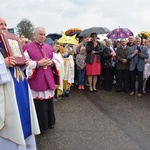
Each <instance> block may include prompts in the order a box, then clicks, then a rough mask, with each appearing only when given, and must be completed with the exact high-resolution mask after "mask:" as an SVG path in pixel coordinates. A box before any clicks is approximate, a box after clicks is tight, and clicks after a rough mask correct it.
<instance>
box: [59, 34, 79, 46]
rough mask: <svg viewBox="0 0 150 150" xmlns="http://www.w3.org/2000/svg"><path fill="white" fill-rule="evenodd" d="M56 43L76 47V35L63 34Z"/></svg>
mask: <svg viewBox="0 0 150 150" xmlns="http://www.w3.org/2000/svg"><path fill="white" fill-rule="evenodd" d="M58 42H59V43H64V44H73V45H78V41H77V40H76V35H73V36H66V35H65V34H64V33H62V37H61V38H60V39H58Z"/></svg>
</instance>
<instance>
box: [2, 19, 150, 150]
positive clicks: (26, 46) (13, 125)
mask: <svg viewBox="0 0 150 150" xmlns="http://www.w3.org/2000/svg"><path fill="white" fill-rule="evenodd" d="M4 32H7V24H6V21H5V19H3V18H0V33H4ZM45 37H46V31H45V28H44V27H36V28H35V30H34V40H33V41H30V40H28V39H27V38H25V37H24V36H23V35H21V37H20V40H21V44H22V50H23V53H24V56H25V58H26V59H25V62H24V64H23V65H21V66H20V65H18V64H17V61H16V59H15V58H14V57H13V56H10V55H8V54H7V53H6V52H5V50H4V47H3V45H2V44H1V42H0V70H1V72H0V77H1V80H0V100H1V102H0V107H1V109H0V118H1V120H0V146H2V147H4V150H10V149H11V150H31V149H32V150H35V149H36V142H35V135H37V134H40V133H41V134H42V133H45V131H47V130H48V129H53V128H54V125H55V121H56V118H55V113H54V100H59V99H63V98H64V97H69V95H70V93H71V90H70V89H71V86H72V85H73V84H74V85H77V88H78V90H84V89H85V88H88V92H91V93H95V92H97V91H98V86H99V83H101V85H102V86H103V89H104V90H106V91H108V92H109V91H111V90H112V88H113V84H114V81H116V92H117V93H118V92H125V93H127V94H129V95H130V96H133V95H135V94H136V93H137V97H139V98H140V97H142V95H143V93H146V92H148V91H149V90H150V77H149V76H150V57H149V56H150V39H146V40H145V41H143V40H142V39H141V38H140V37H138V36H137V37H133V36H130V37H128V39H125V38H122V39H119V40H117V41H115V40H112V39H105V40H103V41H100V39H98V37H97V33H91V35H90V36H89V35H85V36H84V37H82V39H80V40H79V45H73V44H68V43H63V44H62V43H59V42H58V40H57V39H56V40H55V41H54V43H53V45H52V46H50V45H48V44H46V43H45V39H46V38H45ZM16 72H17V73H16ZM20 74H21V75H20ZM4 76H5V77H4ZM136 83H138V87H137V86H136Z"/></svg>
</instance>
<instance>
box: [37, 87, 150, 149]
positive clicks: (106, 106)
mask: <svg viewBox="0 0 150 150" xmlns="http://www.w3.org/2000/svg"><path fill="white" fill-rule="evenodd" d="M54 104H55V115H56V125H55V128H54V129H49V130H47V132H46V133H44V134H40V135H38V136H36V141H37V149H38V150H150V93H147V94H144V95H143V97H142V98H138V97H137V95H134V96H129V94H126V93H124V92H120V93H116V92H115V90H113V91H111V92H107V91H104V90H103V89H102V87H101V86H98V92H94V93H93V92H89V91H88V89H85V90H78V89H77V88H76V87H72V88H71V92H70V96H69V97H64V98H63V99H61V100H59V101H57V102H54Z"/></svg>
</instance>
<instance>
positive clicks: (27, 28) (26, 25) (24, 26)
mask: <svg viewBox="0 0 150 150" xmlns="http://www.w3.org/2000/svg"><path fill="white" fill-rule="evenodd" d="M16 30H17V33H18V35H19V36H21V35H24V36H25V37H26V38H28V39H31V38H32V36H33V30H34V26H33V25H32V23H31V21H30V20H28V19H22V20H21V21H20V22H19V23H18V24H17V27H16Z"/></svg>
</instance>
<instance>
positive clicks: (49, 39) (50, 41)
mask: <svg viewBox="0 0 150 150" xmlns="http://www.w3.org/2000/svg"><path fill="white" fill-rule="evenodd" d="M53 42H54V41H53V40H52V39H51V38H46V40H45V41H44V43H46V44H49V45H52V44H53Z"/></svg>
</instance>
